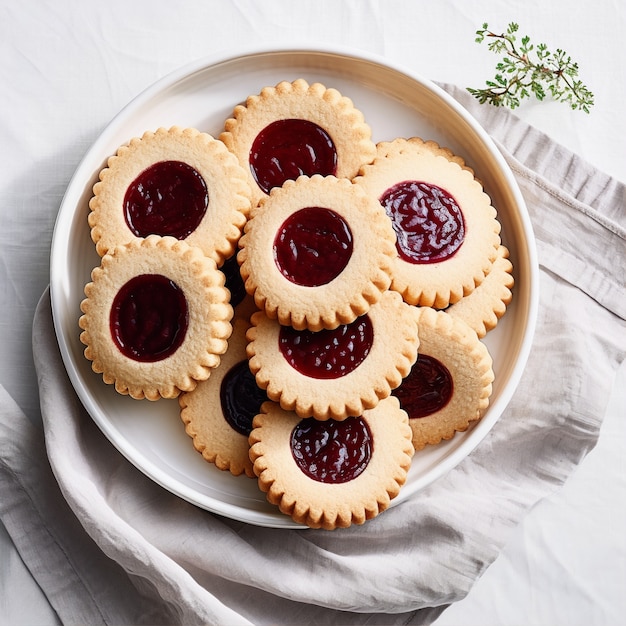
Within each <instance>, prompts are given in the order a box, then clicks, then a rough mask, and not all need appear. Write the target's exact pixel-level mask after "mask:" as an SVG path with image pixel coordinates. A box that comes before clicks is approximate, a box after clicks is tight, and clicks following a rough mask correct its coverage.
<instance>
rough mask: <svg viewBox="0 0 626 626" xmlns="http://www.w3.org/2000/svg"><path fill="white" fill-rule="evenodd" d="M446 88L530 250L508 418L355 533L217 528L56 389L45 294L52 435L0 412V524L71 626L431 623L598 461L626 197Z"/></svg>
mask: <svg viewBox="0 0 626 626" xmlns="http://www.w3.org/2000/svg"><path fill="white" fill-rule="evenodd" d="M446 88H447V89H448V90H449V91H450V92H451V93H452V94H453V95H454V96H455V97H456V98H457V99H459V100H460V101H461V102H462V103H463V104H464V105H465V106H466V107H467V108H468V109H469V110H470V111H471V112H472V113H473V114H474V115H475V117H476V118H477V119H478V120H479V121H480V122H481V123H482V124H483V126H484V127H485V128H486V129H488V131H489V132H490V134H491V135H492V137H493V138H494V140H495V141H496V142H497V143H498V145H499V147H500V149H501V150H502V152H503V154H504V155H505V157H506V159H507V161H508V163H509V165H510V166H511V168H512V170H513V172H514V174H515V176H516V178H517V180H518V183H519V185H520V187H521V189H522V193H523V195H524V197H525V200H526V202H527V204H528V207H529V210H530V213H531V219H532V222H533V226H534V228H535V233H536V236H537V243H538V253H539V261H540V266H541V272H540V275H541V295H540V312H539V319H538V327H537V332H536V337H535V341H534V344H533V349H532V352H531V355H530V359H529V362H528V366H527V368H526V371H525V373H524V376H523V379H522V381H521V384H520V386H519V388H518V390H517V392H516V393H515V395H514V397H513V399H512V401H511V403H510V405H509V406H508V407H507V409H506V411H505V412H504V414H503V416H502V418H501V419H500V420H499V421H498V423H497V424H496V425H495V426H494V428H493V429H492V431H491V432H490V433H489V435H488V436H487V437H486V439H485V440H484V441H483V442H482V443H481V444H480V445H479V446H478V448H477V449H476V450H475V451H474V452H473V453H472V454H471V455H470V456H469V457H468V458H466V459H465V460H464V461H463V462H462V463H461V464H460V465H459V466H458V467H457V468H455V469H454V470H452V471H451V472H449V473H448V474H447V475H446V476H444V477H443V478H441V479H440V480H438V481H437V482H435V483H434V484H432V485H431V486H430V487H428V488H427V489H426V490H424V491H423V492H421V493H419V494H418V495H416V496H415V497H412V498H410V499H408V500H406V501H405V502H403V503H401V504H399V505H398V506H396V507H394V508H393V509H390V510H389V511H387V512H385V514H384V515H381V516H379V517H378V518H376V519H374V520H372V521H370V522H368V523H367V524H365V525H364V526H361V527H352V528H349V529H345V530H339V531H333V532H325V531H313V530H284V529H268V528H259V527H255V526H251V525H247V524H244V523H241V522H235V521H232V520H228V519H224V518H221V517H219V516H216V515H213V514H211V513H208V512H206V511H203V510H200V509H198V508H196V507H194V506H193V505H191V504H188V503H187V502H184V501H182V500H180V499H179V498H177V497H176V496H174V495H172V494H170V493H168V492H167V491H165V490H163V489H162V488H161V487H159V486H157V485H156V484H154V483H153V482H151V481H150V480H149V479H147V478H146V477H145V476H143V474H141V473H140V472H139V471H137V470H136V469H135V468H134V467H133V466H132V465H131V464H130V463H128V462H127V461H126V460H125V459H124V458H123V457H122V456H121V455H120V454H119V453H118V452H117V451H116V450H115V449H114V448H113V447H112V446H111V445H110V444H109V443H108V441H107V440H106V439H105V438H104V436H103V435H102V434H101V433H100V431H99V430H98V429H97V427H96V426H95V425H94V423H93V422H92V421H91V419H90V418H89V416H88V415H87V414H86V412H85V411H84V410H83V408H82V406H81V405H80V403H79V401H78V400H77V398H76V396H75V394H74V392H73V390H72V388H71V386H70V383H69V380H68V378H67V376H66V375H65V372H64V369H63V366H62V363H61V359H60V356H59V353H58V349H57V346H56V342H55V338H54V333H53V328H52V323H51V313H50V304H49V298H48V294H47V293H46V294H44V296H43V297H42V299H41V302H40V304H39V307H38V309H37V312H36V316H35V321H34V327H33V347H34V357H35V364H36V368H37V375H38V381H39V390H40V396H41V411H42V418H43V425H44V433H41V432H39V431H38V430H37V429H36V428H35V427H33V426H31V425H30V423H29V422H28V420H27V419H26V418H25V417H24V415H23V414H22V413H21V411H20V410H19V408H18V407H17V406H16V405H15V404H14V403H13V402H12V401H11V399H10V398H9V397H8V396H7V395H6V394H4V395H3V396H1V397H0V406H1V409H0V418H1V419H0V459H1V461H0V514H1V516H2V519H3V521H4V523H5V525H6V527H7V529H8V531H9V533H10V534H11V536H12V538H13V540H14V542H15V544H16V546H17V548H18V550H19V551H20V554H21V555H22V557H23V559H24V561H25V563H26V564H27V566H28V567H29V568H30V570H31V572H32V573H33V575H34V576H35V578H36V579H37V581H38V582H39V584H40V585H41V587H42V589H43V590H44V592H45V593H46V595H47V597H48V598H49V600H50V602H51V603H52V606H53V607H54V608H55V610H56V611H57V613H58V615H59V617H60V618H61V620H62V621H63V622H64V623H67V624H78V623H89V624H100V623H102V624H106V623H108V624H122V623H125V624H142V623H144V624H148V623H149V624H156V623H168V624H171V623H183V624H193V623H210V624H229V625H230V624H237V623H242V624H245V623H248V621H249V622H252V623H255V624H266V623H273V624H276V623H284V624H314V623H324V624H364V623H371V624H426V623H431V622H432V621H433V620H434V619H435V618H436V617H437V616H438V615H439V614H440V612H441V611H442V610H443V609H444V608H445V606H446V605H448V604H449V603H452V602H454V601H457V600H459V599H461V598H462V597H464V596H465V595H466V594H467V593H468V591H469V590H470V589H471V587H472V584H473V583H474V582H475V581H476V580H477V578H478V577H479V576H480V575H481V574H482V573H483V572H484V571H485V569H486V568H487V567H488V566H489V565H490V564H491V563H492V562H493V560H494V559H495V558H496V556H497V554H498V551H499V550H500V548H501V547H502V546H503V544H504V543H505V542H506V541H507V538H508V536H509V533H510V531H511V530H512V528H513V527H514V526H515V525H516V524H517V523H518V522H519V521H520V520H521V519H522V517H523V516H524V514H525V513H526V512H527V511H528V510H529V509H530V507H532V506H533V505H534V504H536V503H537V502H538V501H539V500H540V499H542V498H544V497H546V496H547V495H549V494H550V493H553V492H554V491H555V490H556V489H557V488H558V487H559V486H560V485H561V484H562V483H563V482H564V481H565V480H566V479H567V477H568V476H569V475H570V474H571V472H572V471H573V469H574V468H575V466H576V465H577V464H578V463H579V462H580V461H581V460H582V459H583V458H584V456H585V455H586V454H587V453H588V452H589V450H591V448H592V447H593V446H594V444H595V442H596V440H597V437H598V434H599V429H600V424H601V419H602V415H603V414H604V411H605V407H606V402H607V398H608V396H609V393H610V389H611V386H612V383H613V380H614V376H615V372H616V370H617V368H618V366H619V364H620V363H621V362H622V360H623V359H624V356H625V353H626V321H625V320H626V285H625V277H626V254H625V251H626V229H625V221H626V212H625V211H624V208H625V206H626V188H625V187H624V186H623V185H622V184H621V183H619V182H617V181H615V180H613V179H611V178H609V177H607V176H605V175H604V174H602V173H600V172H597V171H595V170H594V169H593V168H591V167H590V166H589V165H588V164H586V163H585V162H584V161H583V160H582V159H580V158H579V157H577V156H575V155H573V154H571V153H569V152H568V151H567V150H565V149H564V148H562V147H561V146H558V145H556V144H554V143H553V142H552V141H550V140H549V139H548V138H547V137H546V136H544V135H542V134H541V133H539V132H538V131H537V130H535V129H533V128H531V127H529V126H527V125H526V124H524V123H523V122H521V121H520V120H518V119H517V118H516V117H515V116H514V115H513V114H511V113H509V112H508V111H505V110H502V109H494V108H489V107H486V106H480V105H477V104H476V103H475V102H474V101H473V100H472V99H471V98H470V97H469V96H468V95H467V94H466V93H465V92H464V91H463V90H460V89H457V88H454V87H450V86H446ZM44 446H45V448H44ZM48 459H49V461H48Z"/></svg>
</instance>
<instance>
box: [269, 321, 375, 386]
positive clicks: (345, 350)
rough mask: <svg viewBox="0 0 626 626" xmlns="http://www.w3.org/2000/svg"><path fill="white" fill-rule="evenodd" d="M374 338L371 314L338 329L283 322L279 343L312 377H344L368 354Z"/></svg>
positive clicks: (294, 363) (294, 364) (299, 368)
mask: <svg viewBox="0 0 626 626" xmlns="http://www.w3.org/2000/svg"><path fill="white" fill-rule="evenodd" d="M373 341H374V328H373V326H372V322H371V320H370V318H369V317H368V316H367V315H364V316H362V317H360V318H358V319H357V320H355V321H354V322H352V323H351V324H342V325H341V326H339V327H337V328H335V329H334V330H320V331H317V332H312V331H310V330H295V329H293V328H291V327H290V326H282V327H281V329H280V334H279V337H278V345H279V347H280V351H281V353H282V355H283V357H284V358H285V360H286V361H287V362H288V363H289V365H291V367H293V368H294V369H295V370H297V371H298V372H300V373H301V374H304V375H305V376H310V377H311V378H321V379H330V378H341V377H342V376H345V375H346V374H349V373H350V372H352V371H353V370H355V369H356V368H357V367H358V366H359V365H360V364H361V363H362V362H363V361H364V360H365V358H366V357H367V355H368V354H369V351H370V349H371V347H372V342H373Z"/></svg>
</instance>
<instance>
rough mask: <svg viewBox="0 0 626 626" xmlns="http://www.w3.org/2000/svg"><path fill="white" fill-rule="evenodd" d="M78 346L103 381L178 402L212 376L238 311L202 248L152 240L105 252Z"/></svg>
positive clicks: (91, 286)
mask: <svg viewBox="0 0 626 626" xmlns="http://www.w3.org/2000/svg"><path fill="white" fill-rule="evenodd" d="M85 295H86V296H87V297H86V298H85V299H84V300H83V301H82V303H81V311H82V312H83V315H82V316H81V317H80V319H79V325H80V327H81V328H82V329H83V332H82V333H81V335H80V340H81V341H82V342H83V343H84V344H85V345H86V348H85V357H86V358H87V359H89V360H90V361H92V369H93V370H94V371H95V372H97V373H101V374H102V377H103V379H104V382H105V383H107V384H114V385H115V389H116V390H117V391H118V392H119V393H121V394H128V395H130V396H132V397H133V398H136V399H141V398H147V399H149V400H157V399H159V398H161V397H164V398H174V397H177V396H178V395H179V394H180V392H181V391H189V390H191V389H193V388H194V387H195V386H196V384H197V381H199V380H204V379H206V378H208V376H209V374H210V372H211V370H212V369H213V368H214V367H216V366H217V365H218V364H219V361H220V355H221V354H223V353H224V352H225V351H226V348H227V340H228V338H229V336H230V334H231V332H232V328H231V324H230V320H231V318H232V314H233V310H232V307H231V306H230V304H229V302H228V301H229V294H228V291H227V290H226V289H225V287H224V275H223V274H222V272H220V271H219V270H218V269H217V267H216V265H215V262H214V261H213V260H212V259H209V258H208V257H206V256H204V255H203V254H202V252H201V251H200V249H199V248H197V247H195V246H189V245H188V244H186V243H185V242H184V241H179V240H177V239H174V238H173V237H159V236H157V235H151V236H149V237H147V238H145V239H136V240H133V241H131V242H130V243H128V244H125V245H120V246H117V247H116V248H114V249H113V250H112V251H111V252H109V253H107V254H105V255H104V256H103V257H102V259H101V263H100V266H99V267H96V268H95V269H94V270H93V271H92V274H91V282H89V283H88V284H87V285H86V286H85Z"/></svg>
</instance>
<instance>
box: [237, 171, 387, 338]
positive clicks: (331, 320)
mask: <svg viewBox="0 0 626 626" xmlns="http://www.w3.org/2000/svg"><path fill="white" fill-rule="evenodd" d="M394 240H395V237H394V233H393V230H392V228H391V224H390V222H389V220H388V219H387V217H386V215H385V213H384V211H383V209H382V207H381V206H380V204H379V203H378V202H377V201H376V199H375V198H373V197H372V196H369V195H368V194H366V193H365V192H364V191H363V189H361V188H360V187H358V186H357V185H353V184H352V183H351V182H350V181H349V180H346V179H340V178H335V177H334V176H326V177H322V176H320V175H315V176H313V177H312V178H308V177H306V176H301V177H300V178H298V179H297V180H296V181H287V182H286V183H285V184H284V185H283V186H282V187H277V188H275V189H273V190H272V192H271V194H270V195H269V196H268V197H267V198H266V199H264V200H263V201H262V202H261V203H260V204H259V205H258V206H257V207H255V208H254V209H253V210H252V214H251V218H250V220H248V222H247V224H246V226H245V229H244V234H243V236H242V237H241V239H240V241H239V247H240V251H239V254H238V256H237V259H238V261H239V263H240V265H241V268H240V269H241V275H242V277H243V279H244V282H245V287H246V291H247V292H248V293H249V294H250V295H252V296H254V300H255V302H256V305H257V306H258V307H259V309H261V310H264V311H265V313H266V314H267V316H268V317H270V318H272V319H278V321H279V322H280V323H281V324H285V325H291V326H293V327H294V328H296V329H298V330H302V329H304V328H308V329H309V330H321V329H322V328H327V329H333V328H336V327H337V326H339V325H340V324H349V323H351V322H353V321H354V320H355V319H356V318H357V317H358V316H359V315H363V314H364V313H367V311H368V310H369V308H370V307H371V306H372V305H373V304H375V303H376V302H378V301H379V300H380V297H381V294H382V293H383V292H385V291H386V290H387V289H388V288H389V284H390V282H391V277H390V272H391V264H392V262H393V259H394V255H395V251H394Z"/></svg>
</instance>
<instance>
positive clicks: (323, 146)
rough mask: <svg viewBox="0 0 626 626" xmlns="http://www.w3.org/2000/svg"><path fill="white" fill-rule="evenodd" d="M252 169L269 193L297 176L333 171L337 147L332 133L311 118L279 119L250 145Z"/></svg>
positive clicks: (259, 183) (332, 172) (262, 187)
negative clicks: (311, 120) (331, 136)
mask: <svg viewBox="0 0 626 626" xmlns="http://www.w3.org/2000/svg"><path fill="white" fill-rule="evenodd" d="M250 169H251V171H252V175H253V176H254V179H255V181H256V183H257V185H258V186H259V187H260V188H261V189H262V190H263V191H264V192H265V193H269V192H270V190H271V189H273V188H274V187H281V186H282V185H283V183H284V182H285V181H286V180H296V178H298V176H301V175H305V176H313V175H314V174H321V175H322V176H329V175H334V174H336V172H337V150H336V148H335V144H334V143H333V140H332V139H331V138H330V135H329V134H328V133H327V132H326V131H325V130H324V129H323V128H321V127H320V126H318V125H317V124H315V123H313V122H309V121H308V120H299V119H287V120H277V121H275V122H272V123H271V124H269V126H266V127H265V128H264V129H263V130H262V131H261V132H260V133H259V134H258V135H257V137H256V139H255V140H254V142H253V143H252V148H251V149H250Z"/></svg>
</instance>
